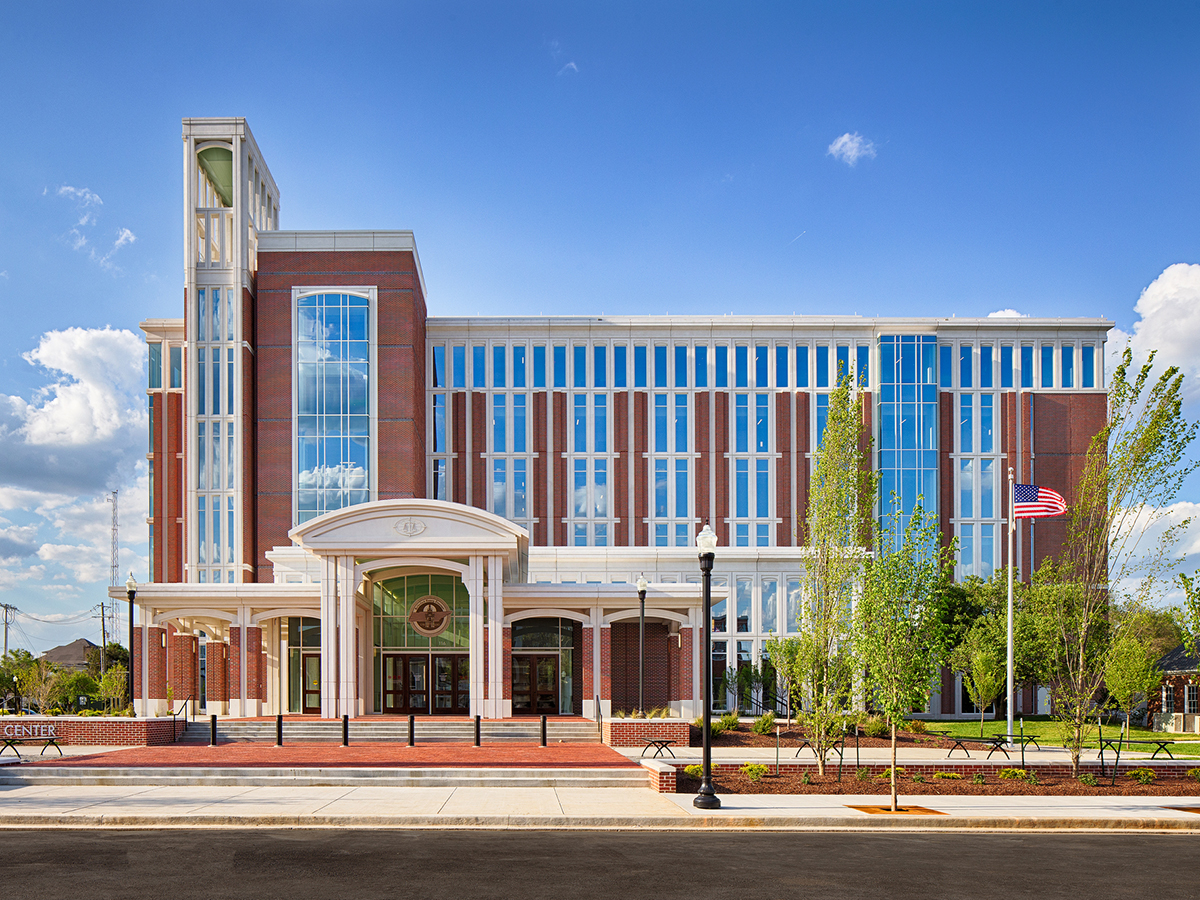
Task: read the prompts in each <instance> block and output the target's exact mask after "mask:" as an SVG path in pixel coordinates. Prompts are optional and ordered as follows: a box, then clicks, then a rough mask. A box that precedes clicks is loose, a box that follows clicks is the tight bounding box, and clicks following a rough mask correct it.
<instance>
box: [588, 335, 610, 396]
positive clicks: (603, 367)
mask: <svg viewBox="0 0 1200 900" xmlns="http://www.w3.org/2000/svg"><path fill="white" fill-rule="evenodd" d="M592 381H593V383H594V385H595V387H598V388H599V387H608V348H607V347H605V346H604V345H600V346H598V347H593V348H592Z"/></svg>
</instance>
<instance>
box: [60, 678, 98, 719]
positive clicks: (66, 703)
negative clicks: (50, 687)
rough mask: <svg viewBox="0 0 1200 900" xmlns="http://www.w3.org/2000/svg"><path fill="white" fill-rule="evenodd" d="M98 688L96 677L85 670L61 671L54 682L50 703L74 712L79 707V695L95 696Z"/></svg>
mask: <svg viewBox="0 0 1200 900" xmlns="http://www.w3.org/2000/svg"><path fill="white" fill-rule="evenodd" d="M99 690H100V686H99V685H98V684H97V683H96V679H95V678H93V677H92V676H91V675H89V674H88V673H87V672H63V673H62V675H61V676H60V677H59V678H58V679H57V681H56V682H55V684H54V692H53V694H51V697H50V704H51V705H52V706H57V707H58V708H59V709H65V710H70V711H72V712H74V711H77V710H79V708H80V703H79V698H80V697H85V698H86V697H92V696H95V695H96V694H97V693H98V692H99Z"/></svg>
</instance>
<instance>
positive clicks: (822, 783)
mask: <svg viewBox="0 0 1200 900" xmlns="http://www.w3.org/2000/svg"><path fill="white" fill-rule="evenodd" d="M809 777H810V780H811V782H812V783H811V784H804V783H803V781H801V775H800V774H799V773H794V774H788V773H780V774H779V775H766V776H764V777H763V778H762V780H761V781H751V780H750V779H749V778H748V777H746V776H745V775H742V774H741V773H738V774H736V775H725V774H721V775H718V776H716V777H714V778H713V784H714V785H715V786H716V789H717V793H718V794H891V790H892V789H891V784H890V783H889V782H888V780H887V779H885V778H874V777H872V778H869V779H867V780H866V781H859V780H858V779H857V778H856V777H855V775H854V772H853V770H849V771H843V773H842V781H841V783H840V784H839V783H838V780H837V773H836V771H835V772H834V773H832V774H829V775H810V776H809ZM898 788H899V792H900V793H901V794H906V795H908V794H932V795H942V796H947V795H949V796H960V797H961V796H980V797H1002V796H1028V795H1050V796H1056V797H1062V796H1083V797H1105V796H1108V797H1180V796H1200V781H1196V780H1195V779H1192V778H1158V779H1156V780H1155V781H1154V783H1153V784H1138V783H1137V782H1136V781H1134V780H1133V779H1132V778H1129V777H1128V776H1121V777H1118V778H1117V784H1116V786H1115V787H1110V786H1109V779H1102V780H1100V783H1099V784H1098V785H1097V786H1096V787H1088V786H1087V785H1085V784H1080V783H1079V782H1078V781H1076V780H1075V779H1074V778H1067V777H1054V776H1046V777H1044V778H1042V779H1041V783H1040V784H1029V783H1028V782H1025V781H1019V780H1016V779H998V778H996V777H995V776H991V775H989V776H988V777H987V781H986V782H985V783H984V784H975V783H973V782H972V781H971V779H970V778H969V777H967V778H963V779H961V780H955V779H941V778H938V779H930V780H928V781H925V782H915V781H913V780H912V779H911V778H901V779H900V781H899V784H898ZM699 790H700V780H699V779H697V778H692V777H691V776H690V775H688V774H686V773H684V772H683V771H680V772H679V773H678V774H677V776H676V781H675V793H677V794H695V793H696V792H697V791H699Z"/></svg>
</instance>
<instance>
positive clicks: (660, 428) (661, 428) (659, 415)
mask: <svg viewBox="0 0 1200 900" xmlns="http://www.w3.org/2000/svg"><path fill="white" fill-rule="evenodd" d="M654 450H655V452H656V453H666V452H667V395H666V394H655V395H654Z"/></svg>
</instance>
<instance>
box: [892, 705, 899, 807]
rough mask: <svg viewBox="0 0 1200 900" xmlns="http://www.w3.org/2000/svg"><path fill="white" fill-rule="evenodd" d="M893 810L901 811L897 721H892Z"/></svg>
mask: <svg viewBox="0 0 1200 900" xmlns="http://www.w3.org/2000/svg"><path fill="white" fill-rule="evenodd" d="M892 812H899V807H898V806H896V723H895V722H893V723H892Z"/></svg>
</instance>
